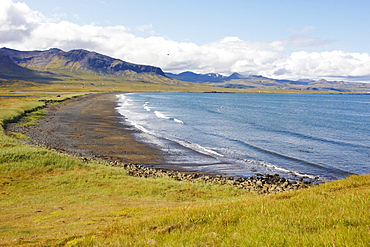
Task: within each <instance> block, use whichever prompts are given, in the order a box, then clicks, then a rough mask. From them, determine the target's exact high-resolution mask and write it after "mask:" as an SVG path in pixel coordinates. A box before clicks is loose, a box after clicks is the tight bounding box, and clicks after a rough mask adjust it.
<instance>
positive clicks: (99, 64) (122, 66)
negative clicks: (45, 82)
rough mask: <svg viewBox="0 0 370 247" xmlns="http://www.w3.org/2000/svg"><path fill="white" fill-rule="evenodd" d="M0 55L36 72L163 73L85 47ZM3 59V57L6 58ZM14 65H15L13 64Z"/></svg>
mask: <svg viewBox="0 0 370 247" xmlns="http://www.w3.org/2000/svg"><path fill="white" fill-rule="evenodd" d="M0 56H2V57H3V58H4V56H7V57H8V58H9V59H10V60H11V61H13V62H14V63H15V64H16V65H19V66H21V67H24V68H28V69H35V70H39V71H48V70H50V69H53V70H61V71H63V70H64V71H68V70H75V71H84V72H90V73H98V74H103V75H115V76H124V75H125V74H127V72H128V71H133V72H136V73H149V74H152V75H158V76H165V75H164V73H163V71H162V70H161V69H160V68H158V67H154V66H148V65H138V64H133V63H128V62H125V61H122V60H120V59H115V58H111V57H109V56H105V55H102V54H99V53H96V52H90V51H87V50H81V49H80V50H71V51H69V52H64V51H62V50H60V49H57V48H53V49H50V50H46V51H17V50H13V49H8V48H1V49H0ZM5 60H6V59H5ZM12 66H13V67H14V65H12Z"/></svg>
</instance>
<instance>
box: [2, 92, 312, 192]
mask: <svg viewBox="0 0 370 247" xmlns="http://www.w3.org/2000/svg"><path fill="white" fill-rule="evenodd" d="M118 94H120V93H103V94H90V95H84V96H79V97H76V98H72V99H68V100H66V101H63V102H61V103H58V104H46V107H45V108H44V110H46V111H48V113H47V114H46V115H45V118H44V119H40V120H38V123H37V124H36V125H29V126H21V125H19V124H9V125H8V126H7V129H8V130H10V131H14V132H19V133H22V134H24V135H26V136H27V137H29V138H30V139H29V140H27V141H25V142H26V143H28V144H31V145H32V144H36V145H39V146H42V147H46V148H48V149H53V150H56V151H58V152H61V153H67V154H71V155H74V156H77V157H80V158H81V159H82V160H84V161H88V160H90V159H94V160H98V161H104V162H108V164H109V165H112V166H119V167H122V168H124V169H125V170H127V172H128V174H130V175H132V176H137V177H170V178H173V179H176V180H180V181H190V182H206V183H211V184H227V185H231V186H234V187H236V188H240V189H247V190H249V191H255V192H257V193H260V194H271V193H278V192H284V191H290V190H296V189H301V188H307V187H310V186H313V185H315V183H314V181H305V180H303V179H302V180H301V181H289V180H287V179H285V178H281V177H279V175H277V174H275V175H269V174H267V175H262V174H257V175H255V176H253V177H249V178H244V177H239V178H236V177H231V176H225V177H223V176H221V175H220V174H215V173H210V172H209V173H207V172H201V173H200V172H191V171H184V170H182V169H181V168H180V167H178V168H177V169H176V165H168V164H166V163H165V161H164V160H165V159H164V155H165V154H164V153H163V152H162V150H159V149H158V148H156V147H154V146H151V145H150V144H145V143H142V142H139V141H137V140H136V139H135V138H134V133H137V132H138V130H135V129H133V128H132V126H130V125H129V124H127V123H125V120H124V116H122V115H120V114H119V113H118V112H117V111H116V110H115V106H116V100H115V96H116V95H118Z"/></svg>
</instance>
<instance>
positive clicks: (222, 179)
mask: <svg viewBox="0 0 370 247" xmlns="http://www.w3.org/2000/svg"><path fill="white" fill-rule="evenodd" d="M109 165H111V166H116V167H122V168H123V169H125V170H126V171H127V172H128V174H129V175H131V176H135V177H145V178H158V177H165V178H172V179H175V180H178V181H187V182H203V183H209V184H218V185H229V186H233V187H235V188H238V189H243V190H247V191H250V192H256V193H258V194H276V193H280V192H285V191H292V190H298V189H303V188H308V187H310V186H314V185H315V184H314V183H313V182H311V181H301V182H298V181H288V180H287V179H285V178H282V177H280V176H279V175H278V174H275V175H269V174H266V175H262V174H257V175H255V176H253V177H249V178H244V177H240V178H234V177H226V176H222V175H209V174H202V173H185V172H179V171H170V170H163V169H156V168H149V167H145V166H141V165H137V164H122V163H119V162H110V163H109Z"/></svg>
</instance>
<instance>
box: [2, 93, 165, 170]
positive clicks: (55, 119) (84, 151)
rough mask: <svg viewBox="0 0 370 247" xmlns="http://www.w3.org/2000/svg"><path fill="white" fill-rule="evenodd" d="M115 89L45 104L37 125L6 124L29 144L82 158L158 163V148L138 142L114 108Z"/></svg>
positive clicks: (160, 157)
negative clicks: (43, 112)
mask: <svg viewBox="0 0 370 247" xmlns="http://www.w3.org/2000/svg"><path fill="white" fill-rule="evenodd" d="M115 95H117V93H106V94H89V95H84V96H79V97H76V98H72V99H68V100H66V101H64V102H61V103H58V104H47V106H46V107H45V108H44V110H46V111H48V113H47V114H46V115H45V116H44V117H45V118H44V119H40V120H38V123H37V124H36V125H30V126H19V125H17V124H12V125H9V126H8V127H7V128H8V129H10V130H11V131H15V132H20V133H22V134H24V135H26V136H28V137H29V138H30V140H28V141H26V143H28V144H33V143H36V144H37V145H40V146H43V147H46V148H49V149H54V150H56V151H58V152H63V153H68V154H72V155H74V156H77V157H83V158H88V159H91V158H98V159H102V160H106V161H119V162H124V163H138V164H145V165H146V164H147V165H152V164H161V163H162V161H163V158H162V154H161V151H160V150H158V149H156V148H155V147H152V146H150V145H147V144H144V143H140V142H137V141H136V140H135V139H134V137H133V133H134V132H135V130H131V129H129V125H125V124H124V119H123V118H122V119H120V122H121V120H122V121H123V123H120V122H119V121H118V117H119V115H118V113H117V112H116V111H115Z"/></svg>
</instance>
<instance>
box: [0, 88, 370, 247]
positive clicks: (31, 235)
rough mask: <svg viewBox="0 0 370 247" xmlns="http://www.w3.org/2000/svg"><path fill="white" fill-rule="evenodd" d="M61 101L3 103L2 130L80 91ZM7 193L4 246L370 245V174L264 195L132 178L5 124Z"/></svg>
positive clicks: (30, 96)
mask: <svg viewBox="0 0 370 247" xmlns="http://www.w3.org/2000/svg"><path fill="white" fill-rule="evenodd" d="M159 88H160V87H159V86H158V88H157V89H159ZM54 89H55V88H54ZM121 89H124V88H123V87H122V88H121ZM7 93H8V94H10V95H12V96H14V94H12V93H11V92H7ZM58 94H61V95H62V97H61V98H57V95H56V93H52V92H49V93H47V92H30V93H25V92H24V93H22V94H21V95H22V96H24V97H6V98H2V97H0V121H1V123H2V124H1V126H3V125H4V124H5V123H7V122H9V121H13V120H15V119H18V118H19V116H25V115H26V113H28V114H29V115H28V117H29V116H33V117H42V116H43V114H45V112H44V111H43V110H42V109H40V106H42V105H43V104H44V102H40V101H39V100H40V99H62V98H67V97H72V96H73V95H75V94H80V93H68V92H65V93H58ZM32 109H36V110H37V111H36V112H32ZM31 112H32V113H31ZM31 120H32V121H33V120H36V119H34V118H32V119H31ZM0 188H1V189H0V191H1V192H0V246H369V243H370V212H369V211H370V210H369V208H370V176H369V175H361V176H351V177H348V178H346V179H343V180H338V181H333V182H330V183H326V184H322V185H320V186H317V187H312V188H309V189H305V190H300V191H294V192H289V193H282V194H278V195H268V196H261V195H256V194H252V193H249V192H245V191H243V190H238V189H235V188H232V187H229V186H216V185H209V184H203V183H189V182H181V181H175V180H171V179H166V178H157V179H149V178H137V177H131V176H128V175H127V173H126V172H125V171H124V170H123V169H120V168H118V167H111V166H108V165H107V164H105V163H99V162H95V161H91V162H88V163H86V162H83V161H81V160H79V159H78V158H76V157H72V156H67V155H64V154H59V153H56V152H53V151H51V150H46V149H43V148H39V147H33V146H28V145H25V144H23V143H21V142H18V141H17V140H16V139H14V138H11V137H9V136H6V135H5V134H4V131H3V129H2V127H1V129H0Z"/></svg>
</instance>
